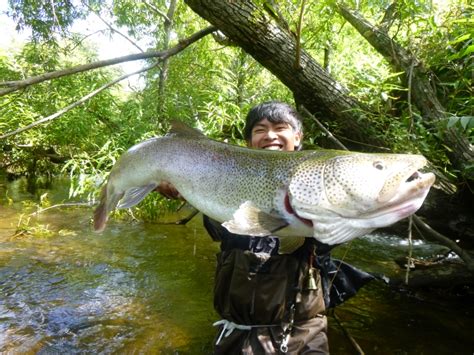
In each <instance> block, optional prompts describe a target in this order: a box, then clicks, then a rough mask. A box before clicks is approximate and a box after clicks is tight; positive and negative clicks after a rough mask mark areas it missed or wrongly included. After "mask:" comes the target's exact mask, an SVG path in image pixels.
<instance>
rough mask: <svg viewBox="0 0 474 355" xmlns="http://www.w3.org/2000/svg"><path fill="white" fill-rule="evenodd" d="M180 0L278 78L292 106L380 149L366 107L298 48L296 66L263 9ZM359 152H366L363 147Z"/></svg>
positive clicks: (290, 41) (289, 39) (292, 47)
mask: <svg viewBox="0 0 474 355" xmlns="http://www.w3.org/2000/svg"><path fill="white" fill-rule="evenodd" d="M185 2H186V3H187V4H188V5H189V6H190V7H191V8H192V9H193V11H195V12H196V13H197V14H199V15H200V16H201V17H203V18H204V19H206V20H207V21H209V22H210V23H212V24H213V25H215V26H216V27H217V28H219V30H220V31H222V32H223V33H224V34H225V35H226V36H228V37H229V38H230V39H231V40H232V41H233V42H234V43H236V44H237V45H239V46H240V47H242V48H243V49H244V50H245V51H246V52H247V53H248V54H250V55H251V56H252V57H253V58H254V59H255V60H257V61H258V62H259V63H260V64H261V65H262V66H264V67H265V68H267V69H268V70H270V71H271V72H272V73H273V74H274V75H275V76H277V77H278V79H280V80H281V81H282V82H283V83H284V84H285V85H286V86H287V87H288V88H289V89H290V90H291V91H292V92H293V94H294V97H295V101H296V102H297V104H302V105H304V106H305V107H306V108H307V109H308V110H309V111H310V112H312V113H313V114H315V115H317V116H318V117H319V118H320V119H321V120H322V121H323V122H332V121H335V122H337V124H338V126H339V127H340V132H341V134H342V135H343V136H345V137H348V138H350V139H351V140H354V141H358V142H361V143H363V144H369V145H375V146H382V145H383V142H382V141H381V140H379V139H377V138H375V137H376V136H377V135H376V132H375V131H374V129H373V128H372V123H371V122H370V121H369V119H368V118H367V117H366V116H365V115H364V114H363V111H364V110H367V109H366V108H364V107H362V106H361V105H360V104H359V103H358V102H357V101H356V100H355V99H354V98H353V97H351V96H350V95H349V90H348V89H346V88H345V87H343V86H342V85H341V84H340V83H338V82H337V81H336V80H334V79H333V78H332V77H331V76H330V75H329V74H328V73H327V72H326V71H325V70H324V69H323V68H322V67H321V66H320V65H319V64H318V63H316V61H315V60H314V59H313V58H312V57H311V56H310V55H308V54H307V53H306V52H305V51H304V50H301V53H300V60H299V65H295V58H296V48H297V43H296V42H297V41H296V38H295V36H294V35H292V34H291V32H289V31H287V30H286V29H284V28H283V27H281V26H280V25H279V24H278V23H277V22H276V21H275V20H274V19H273V18H272V16H270V15H269V14H268V13H267V12H266V11H265V9H264V8H263V7H259V6H257V5H256V4H254V3H253V2H252V1H251V0H242V1H230V0H228V1H214V0H185ZM295 68H298V69H295ZM341 139H344V138H342V137H341ZM348 145H349V146H350V147H351V148H352V149H362V146H359V145H354V144H353V143H352V144H351V143H348ZM363 148H364V149H367V147H366V146H364V147H363Z"/></svg>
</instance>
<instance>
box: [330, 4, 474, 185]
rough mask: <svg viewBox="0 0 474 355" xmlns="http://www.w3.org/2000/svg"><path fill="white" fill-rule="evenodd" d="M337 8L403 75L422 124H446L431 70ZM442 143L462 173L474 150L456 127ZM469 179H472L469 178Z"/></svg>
mask: <svg viewBox="0 0 474 355" xmlns="http://www.w3.org/2000/svg"><path fill="white" fill-rule="evenodd" d="M337 9H338V11H339V13H340V14H341V15H342V16H343V17H344V18H345V19H346V20H347V21H348V22H349V23H350V24H351V25H352V26H354V28H355V29H356V30H357V31H358V32H359V33H360V34H361V35H362V36H363V37H364V38H365V39H366V40H367V41H368V42H369V43H370V44H371V45H372V46H373V47H374V48H375V50H377V51H378V52H379V53H380V54H382V55H383V56H384V57H385V58H386V59H387V60H388V62H389V63H390V64H391V65H392V67H393V68H394V71H396V72H400V71H403V72H405V75H404V77H405V84H406V86H407V87H408V90H409V94H411V99H413V103H414V104H415V106H416V107H417V108H418V110H420V112H421V115H422V117H423V118H424V119H425V121H426V122H427V123H428V124H429V125H430V126H434V127H439V126H441V125H446V123H445V122H447V116H446V109H445V108H444V107H443V105H441V103H440V102H439V100H438V98H437V96H436V91H435V89H434V88H433V85H432V83H431V81H430V77H431V75H430V71H429V70H428V69H426V68H425V67H424V65H423V63H422V62H421V61H420V60H418V59H417V58H416V57H415V56H413V55H412V54H411V53H410V52H409V51H407V50H406V49H404V48H403V47H401V46H400V45H399V44H398V43H397V42H395V41H394V40H393V39H391V38H390V37H389V36H388V35H387V32H385V31H383V30H380V29H379V28H377V27H375V26H373V25H372V24H370V23H369V22H368V21H367V20H366V19H364V18H363V17H362V15H361V14H359V13H358V12H356V11H353V10H349V9H348V8H347V7H345V6H344V5H342V4H340V3H339V4H338V5H337ZM409 78H411V80H409ZM410 83H411V84H410ZM441 143H442V144H444V145H445V146H448V147H449V149H447V151H446V154H447V156H448V157H449V159H450V161H451V163H452V165H453V166H454V167H456V168H458V169H460V170H465V169H464V168H465V167H467V166H469V165H472V162H473V161H474V148H473V146H472V144H471V143H470V142H469V140H468V139H467V137H466V136H464V135H463V134H462V132H460V131H459V130H457V129H455V128H446V130H445V131H444V142H441ZM471 175H472V174H471ZM468 178H469V179H471V180H472V179H474V176H468Z"/></svg>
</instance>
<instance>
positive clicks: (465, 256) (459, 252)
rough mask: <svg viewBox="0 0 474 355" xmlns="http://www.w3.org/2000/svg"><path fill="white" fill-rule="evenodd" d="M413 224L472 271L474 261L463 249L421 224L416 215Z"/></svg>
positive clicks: (473, 269)
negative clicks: (446, 248)
mask: <svg viewBox="0 0 474 355" xmlns="http://www.w3.org/2000/svg"><path fill="white" fill-rule="evenodd" d="M413 222H415V224H416V226H417V227H418V228H420V229H421V230H422V231H424V232H425V233H428V234H429V235H430V236H431V237H433V238H434V239H436V240H437V241H438V242H439V243H440V244H442V245H444V246H447V247H448V248H449V249H451V250H452V251H453V252H455V253H456V254H457V255H459V257H460V258H461V259H462V260H463V261H464V262H465V263H466V266H467V268H468V269H469V270H470V271H474V260H473V259H472V258H471V256H470V255H469V254H468V253H467V252H466V251H465V250H464V249H462V248H461V247H460V246H459V245H457V243H456V242H455V241H453V240H451V239H449V238H448V237H445V236H444V235H442V234H441V233H439V232H437V231H435V230H434V229H433V228H431V227H430V226H429V225H428V224H426V223H425V222H423V221H422V220H421V218H420V217H418V216H417V215H413Z"/></svg>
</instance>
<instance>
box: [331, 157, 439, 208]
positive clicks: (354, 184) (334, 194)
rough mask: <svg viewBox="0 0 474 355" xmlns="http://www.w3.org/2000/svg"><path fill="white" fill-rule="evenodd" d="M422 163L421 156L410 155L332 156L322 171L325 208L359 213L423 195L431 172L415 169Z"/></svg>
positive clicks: (432, 179) (422, 164)
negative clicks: (425, 172) (424, 172)
mask: <svg viewBox="0 0 474 355" xmlns="http://www.w3.org/2000/svg"><path fill="white" fill-rule="evenodd" d="M426 162H427V161H426V159H425V158H424V157H423V156H422V155H410V154H359V153H357V154H351V155H343V156H338V157H335V158H333V159H331V160H329V161H328V162H327V165H326V166H325V169H324V174H323V184H324V199H325V201H326V203H327V207H328V208H329V209H331V210H333V211H335V212H338V213H339V214H342V215H345V216H361V215H364V214H370V213H371V212H374V211H377V210H380V209H384V208H386V207H387V206H394V205H396V204H401V203H403V202H409V201H412V200H413V202H415V200H417V198H418V197H420V196H423V198H424V197H425V196H426V193H427V192H428V190H429V188H430V187H431V185H432V184H433V182H434V175H433V174H431V173H428V174H423V173H421V172H420V171H419V169H421V168H422V167H423V166H425V165H426ZM425 192H426V193H425ZM418 207H419V206H418Z"/></svg>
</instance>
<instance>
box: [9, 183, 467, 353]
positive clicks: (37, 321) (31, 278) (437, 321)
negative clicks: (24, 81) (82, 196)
mask: <svg viewBox="0 0 474 355" xmlns="http://www.w3.org/2000/svg"><path fill="white" fill-rule="evenodd" d="M13 187H14V188H12V187H11V186H8V187H7V186H6V185H3V187H2V186H0V195H1V196H0V203H1V204H0V214H1V219H0V352H13V353H23V352H30V353H40V354H41V353H48V354H49V353H113V352H126V353H129V352H130V353H135V352H139V353H165V354H166V353H181V354H207V353H210V352H211V348H212V346H211V342H212V339H213V337H214V331H215V330H214V329H213V328H212V326H211V324H212V323H213V322H214V321H215V320H217V319H218V317H217V315H216V314H215V313H214V311H213V308H212V288H213V274H214V267H215V261H214V260H215V257H214V255H215V253H216V251H217V249H218V245H217V244H216V243H213V242H212V241H211V240H210V238H209V237H208V236H207V235H206V233H205V232H204V230H203V229H202V226H201V221H200V218H199V217H198V218H195V219H194V220H192V221H191V222H190V223H189V224H188V225H186V226H173V225H152V224H149V225H145V224H142V223H134V224H127V223H125V222H119V221H114V220H112V221H111V223H110V224H109V226H108V228H107V229H106V231H105V232H104V233H103V234H95V233H93V232H91V228H90V216H91V210H90V209H84V208H79V209H66V210H50V211H47V212H45V213H43V214H40V215H39V216H38V217H37V218H34V219H32V220H31V222H30V225H31V226H38V228H40V227H41V226H45V225H48V229H49V230H50V231H52V233H50V234H44V235H42V236H32V235H29V234H27V233H26V234H22V235H17V236H14V234H15V233H14V232H15V230H16V227H17V224H18V220H19V218H20V215H21V214H22V213H24V212H25V208H24V205H23V204H22V202H21V201H25V200H28V199H32V198H35V197H34V196H30V195H28V194H26V193H24V192H22V191H21V189H19V188H18V186H13ZM2 189H3V190H2ZM62 189H63V190H60V193H59V194H58V195H57V196H58V197H56V198H57V201H60V200H61V199H63V198H64V193H65V192H66V190H65V189H66V187H64V186H63V187H62ZM6 195H8V199H7V198H5V196H6ZM53 202H55V201H53ZM402 244H403V243H400V239H399V238H397V237H393V236H386V235H377V234H376V235H372V236H369V237H365V238H363V239H361V240H359V241H357V242H354V243H352V244H351V245H350V246H349V247H348V246H344V247H341V248H340V249H337V250H336V254H338V256H339V257H344V258H345V260H346V261H349V262H351V263H353V264H355V265H357V266H359V267H360V268H363V269H365V270H368V271H375V272H384V273H387V274H390V273H391V272H395V270H396V265H394V263H393V262H392V261H391V260H392V259H393V256H394V255H395V256H398V255H401V256H403V255H406V246H403V245H402ZM347 248H349V250H347ZM437 248H438V249H439V248H440V247H438V246H432V245H427V244H425V243H421V244H419V245H416V246H415V249H416V250H415V251H414V252H416V253H419V254H429V253H433V252H437ZM439 301H440V300H439ZM337 315H338V317H339V318H340V319H341V321H342V322H343V324H344V326H345V327H346V329H347V330H349V332H350V333H351V335H352V336H353V337H354V338H355V339H356V340H357V342H358V343H359V344H360V345H361V347H362V348H363V349H364V350H365V351H366V353H367V354H371V353H372V354H380V353H383V354H385V353H400V354H419V353H433V354H435V353H436V354H442V353H446V354H448V353H449V354H453V353H456V354H463V353H465V354H471V353H472V350H474V341H473V339H472V337H471V333H472V329H474V328H473V326H474V321H473V319H472V304H471V305H468V304H466V305H465V307H461V308H460V307H456V305H455V304H454V303H453V302H451V301H450V300H443V302H441V301H440V302H432V301H430V302H428V301H426V300H424V301H421V300H419V299H417V298H414V297H409V296H408V295H406V294H400V293H398V292H393V291H391V290H390V289H389V288H387V287H386V286H385V285H383V284H382V283H380V282H374V283H372V284H370V285H369V286H367V287H365V288H364V289H363V290H362V291H360V292H359V294H358V295H357V297H355V298H353V299H352V300H350V301H348V302H347V303H346V304H345V305H343V306H342V307H339V308H338V310H337ZM330 346H331V349H332V353H333V354H351V353H354V350H353V349H352V347H351V345H350V343H349V342H348V340H347V338H346V336H345V335H344V334H343V333H342V330H341V328H340V327H339V326H338V325H337V324H336V323H335V321H334V319H333V318H330Z"/></svg>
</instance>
